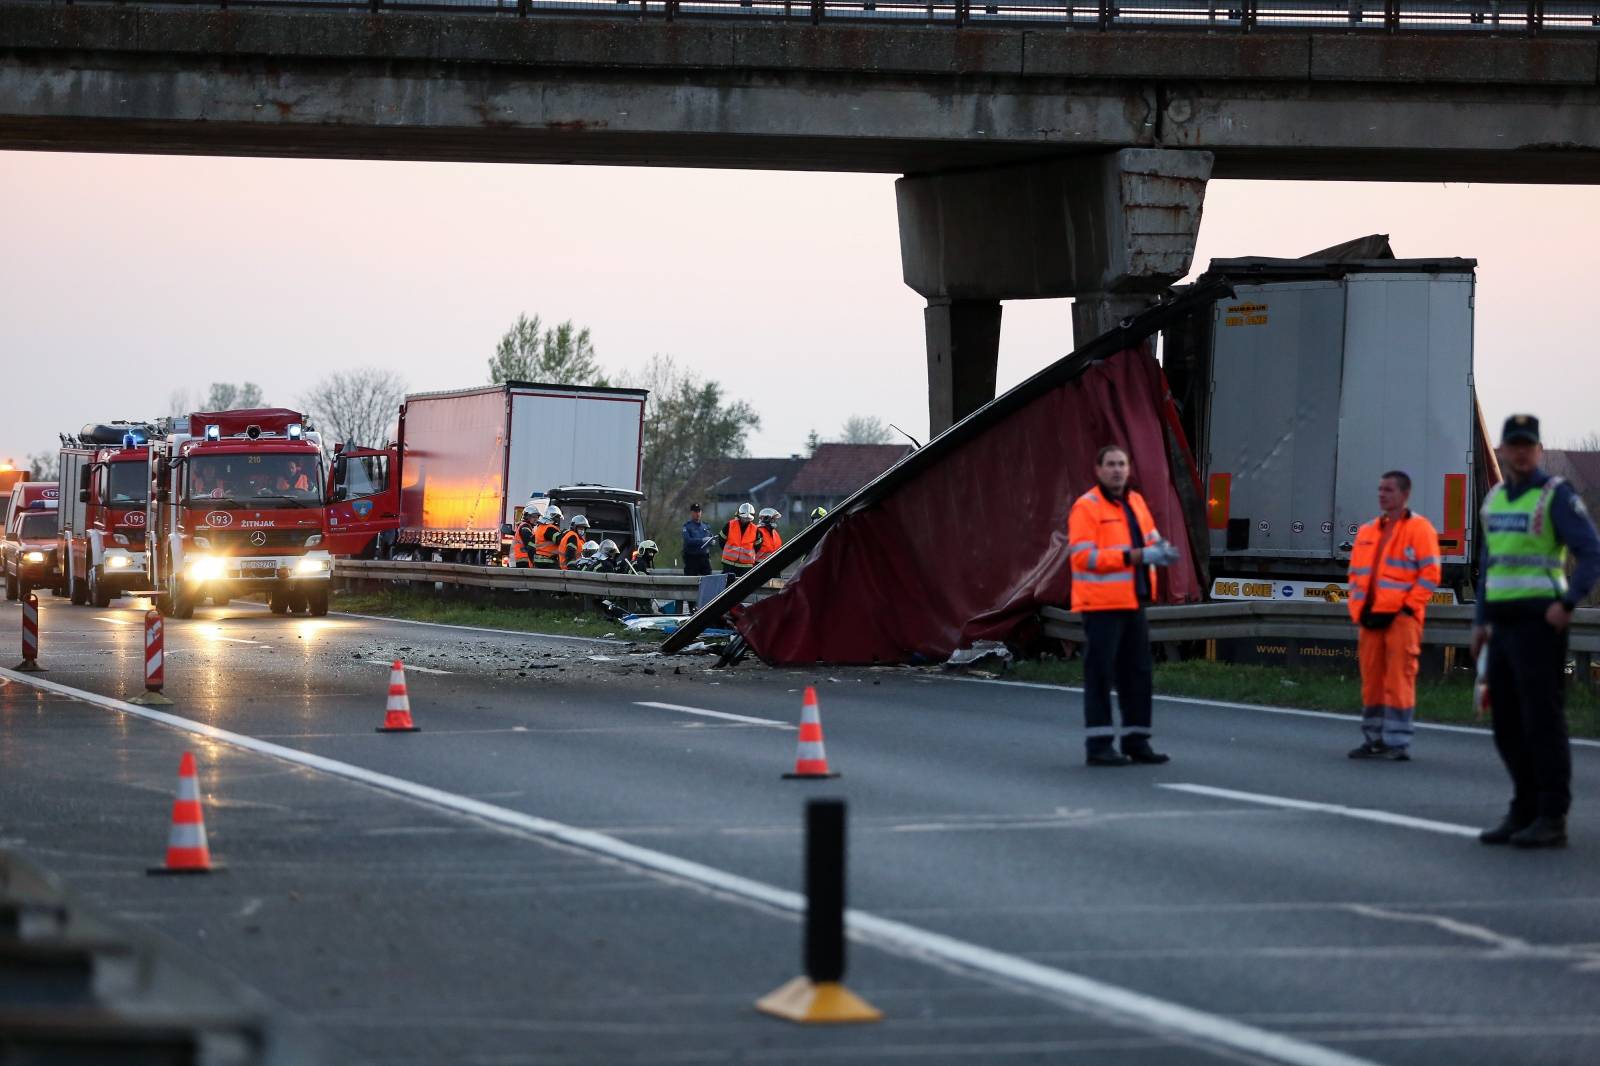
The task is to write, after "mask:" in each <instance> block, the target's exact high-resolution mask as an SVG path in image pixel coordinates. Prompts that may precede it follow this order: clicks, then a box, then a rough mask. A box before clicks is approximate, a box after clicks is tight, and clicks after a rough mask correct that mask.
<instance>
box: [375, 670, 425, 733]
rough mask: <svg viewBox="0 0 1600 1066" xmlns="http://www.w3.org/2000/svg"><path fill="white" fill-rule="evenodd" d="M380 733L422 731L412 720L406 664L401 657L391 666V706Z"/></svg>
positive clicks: (378, 729) (378, 730)
mask: <svg viewBox="0 0 1600 1066" xmlns="http://www.w3.org/2000/svg"><path fill="white" fill-rule="evenodd" d="M377 732H379V733H420V732H422V730H421V729H419V728H418V727H417V726H415V725H413V724H412V722H411V700H410V699H409V698H408V697H407V696H406V665H405V663H403V662H401V661H400V660H399V659H396V660H395V661H394V665H393V666H391V667H390V668H389V706H388V708H387V711H386V713H385V714H384V716H383V724H382V725H381V726H379V727H378V728H377Z"/></svg>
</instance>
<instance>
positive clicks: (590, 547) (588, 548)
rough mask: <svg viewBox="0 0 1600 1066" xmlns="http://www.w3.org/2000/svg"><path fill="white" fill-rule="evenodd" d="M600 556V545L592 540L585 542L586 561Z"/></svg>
mask: <svg viewBox="0 0 1600 1066" xmlns="http://www.w3.org/2000/svg"><path fill="white" fill-rule="evenodd" d="M599 554H600V545H598V544H596V543H595V542H594V541H592V540H586V541H584V542H583V557H584V558H585V559H592V558H594V557H595V556H596V555H599Z"/></svg>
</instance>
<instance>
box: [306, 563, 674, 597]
mask: <svg viewBox="0 0 1600 1066" xmlns="http://www.w3.org/2000/svg"><path fill="white" fill-rule="evenodd" d="M333 577H334V580H336V581H337V580H352V581H380V582H386V581H422V582H440V583H443V584H446V585H460V586H463V587H466V588H481V589H523V590H526V591H530V592H550V593H564V594H566V595H571V596H593V597H595V598H597V599H613V598H618V597H622V598H628V599H642V600H694V599H695V598H696V597H697V596H698V595H699V593H700V579H699V578H698V577H693V576H687V575H683V574H595V573H588V572H585V571H581V570H534V569H521V568H513V567H506V566H472V565H469V564H467V563H431V562H423V561H400V560H391V559H337V560H335V561H334V564H333Z"/></svg>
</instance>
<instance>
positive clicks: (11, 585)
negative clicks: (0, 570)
mask: <svg viewBox="0 0 1600 1066" xmlns="http://www.w3.org/2000/svg"><path fill="white" fill-rule="evenodd" d="M6 599H8V600H16V599H21V596H20V594H19V593H18V592H17V579H16V577H15V575H12V574H7V575H6Z"/></svg>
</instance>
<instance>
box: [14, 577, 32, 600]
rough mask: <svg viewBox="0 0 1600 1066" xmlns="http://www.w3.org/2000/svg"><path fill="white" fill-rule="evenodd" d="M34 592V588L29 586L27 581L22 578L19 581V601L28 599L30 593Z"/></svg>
mask: <svg viewBox="0 0 1600 1066" xmlns="http://www.w3.org/2000/svg"><path fill="white" fill-rule="evenodd" d="M32 591H33V586H32V585H30V584H28V583H27V582H26V581H24V580H22V579H21V578H18V579H17V599H19V600H25V599H27V598H28V594H29V593H30V592H32Z"/></svg>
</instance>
